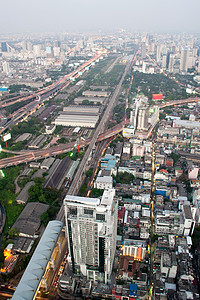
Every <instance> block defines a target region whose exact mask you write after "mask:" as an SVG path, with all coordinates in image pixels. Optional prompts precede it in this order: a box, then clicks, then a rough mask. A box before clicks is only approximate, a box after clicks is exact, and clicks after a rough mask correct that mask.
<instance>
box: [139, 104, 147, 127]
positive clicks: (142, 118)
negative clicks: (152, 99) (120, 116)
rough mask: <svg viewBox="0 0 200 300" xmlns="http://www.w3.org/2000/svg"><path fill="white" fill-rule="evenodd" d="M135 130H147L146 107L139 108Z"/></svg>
mask: <svg viewBox="0 0 200 300" xmlns="http://www.w3.org/2000/svg"><path fill="white" fill-rule="evenodd" d="M137 129H138V130H147V129H148V109H147V107H140V108H139V111H138V120H137Z"/></svg>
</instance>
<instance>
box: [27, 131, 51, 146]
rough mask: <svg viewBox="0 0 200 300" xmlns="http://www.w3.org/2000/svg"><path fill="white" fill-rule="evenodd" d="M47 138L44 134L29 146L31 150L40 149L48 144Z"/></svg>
mask: <svg viewBox="0 0 200 300" xmlns="http://www.w3.org/2000/svg"><path fill="white" fill-rule="evenodd" d="M46 140H47V137H46V136H44V135H43V134H41V135H39V136H37V137H36V138H35V139H34V140H33V141H31V142H30V144H29V145H28V147H29V149H39V148H40V147H42V145H43V144H44V143H45V142H46Z"/></svg>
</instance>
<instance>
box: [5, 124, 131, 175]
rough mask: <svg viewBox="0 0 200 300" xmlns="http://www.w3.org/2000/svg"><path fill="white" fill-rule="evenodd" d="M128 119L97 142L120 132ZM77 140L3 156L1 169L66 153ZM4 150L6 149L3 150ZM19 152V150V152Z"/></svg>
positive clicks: (101, 136)
mask: <svg viewBox="0 0 200 300" xmlns="http://www.w3.org/2000/svg"><path fill="white" fill-rule="evenodd" d="M127 122H128V120H127V121H123V122H121V123H120V124H117V125H116V126H114V127H112V128H111V129H109V130H106V131H105V132H104V133H102V134H100V135H99V137H98V138H97V142H100V141H103V140H105V139H108V138H110V137H112V136H114V135H116V134H118V133H119V132H121V131H122V129H123V125H124V124H126V123H127ZM91 140H92V139H91V138H90V139H86V140H84V141H83V140H80V142H79V147H80V148H83V147H85V146H87V145H89V144H90V143H91ZM75 143H76V142H73V143H67V144H60V145H57V146H53V147H50V148H47V149H41V150H33V151H26V152H25V151H22V152H21V154H19V155H15V156H13V157H8V158H3V159H0V169H3V168H7V167H11V166H16V165H19V164H22V163H27V162H30V161H34V160H38V159H42V158H46V157H49V156H56V155H58V154H61V153H66V152H69V151H71V150H73V148H74V145H75ZM3 151H4V150H3ZM5 152H6V153H11V154H13V151H9V150H5ZM18 153H19V152H18Z"/></svg>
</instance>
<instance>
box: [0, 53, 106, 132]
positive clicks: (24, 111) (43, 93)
mask: <svg viewBox="0 0 200 300" xmlns="http://www.w3.org/2000/svg"><path fill="white" fill-rule="evenodd" d="M107 53H108V51H107V50H105V49H103V50H101V51H98V52H96V54H95V55H94V56H93V57H92V58H91V59H89V60H88V61H87V62H85V63H84V64H82V65H81V66H80V67H78V68H77V69H76V70H75V71H73V72H71V73H69V74H67V75H66V76H64V77H63V78H61V79H60V80H58V81H57V82H55V83H53V84H51V85H49V86H48V87H45V88H42V89H40V90H38V91H37V92H36V93H33V94H31V95H29V96H25V97H21V98H18V99H16V100H14V101H10V102H9V101H8V100H6V101H2V103H0V109H1V108H4V107H6V106H9V105H12V104H15V103H17V102H23V101H29V103H28V104H26V105H24V106H23V107H21V108H19V109H18V110H17V111H15V112H14V113H12V114H10V115H9V116H8V122H7V123H6V124H5V125H4V127H2V128H0V134H2V133H3V132H4V131H6V130H7V129H9V128H10V127H11V126H13V125H15V124H17V123H18V122H19V121H22V120H25V119H26V118H27V117H28V116H29V115H31V114H32V113H33V112H34V111H35V110H36V109H38V108H39V107H40V106H41V105H42V104H43V102H44V101H45V100H46V99H47V98H48V97H49V96H51V95H53V94H55V93H57V92H58V91H61V90H62V89H64V88H66V87H67V86H68V85H69V84H70V82H71V80H72V79H73V80H74V79H76V78H78V77H79V76H80V75H81V74H82V73H83V72H85V70H86V69H87V68H89V67H90V66H91V65H92V64H93V63H94V62H96V61H98V60H99V59H100V58H102V57H103V56H104V55H106V54H107Z"/></svg>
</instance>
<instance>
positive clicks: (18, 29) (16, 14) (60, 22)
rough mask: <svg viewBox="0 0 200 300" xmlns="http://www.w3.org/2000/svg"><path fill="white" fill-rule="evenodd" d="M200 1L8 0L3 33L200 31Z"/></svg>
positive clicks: (3, 12) (0, 22) (4, 7)
mask: <svg viewBox="0 0 200 300" xmlns="http://www.w3.org/2000/svg"><path fill="white" fill-rule="evenodd" d="M199 11H200V1H199V0H191V1H188V0H165V1H164V0H138V1H135V0H123V1H122V0H98V1H97V0H71V1H69V0H18V1H16V0H7V1H1V18H0V33H1V34H3V33H5V34H7V33H31V32H62V31H63V32H73V31H79V32H84V31H87V32H95V31H98V30H103V31H108V32H110V31H114V30H118V29H120V28H123V29H126V30H129V31H148V32H149V31H153V32H171V33H173V32H174V33H176V32H186V33H199V32H200V18H199Z"/></svg>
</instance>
